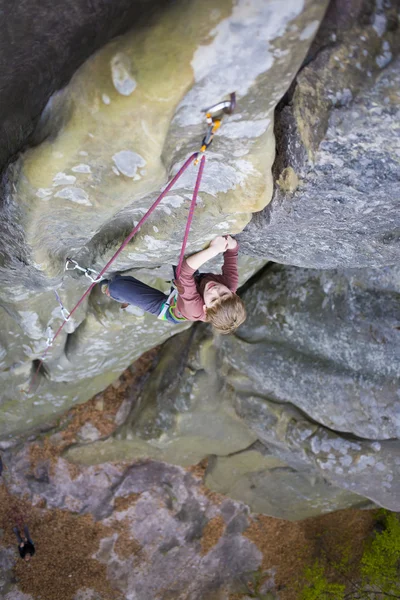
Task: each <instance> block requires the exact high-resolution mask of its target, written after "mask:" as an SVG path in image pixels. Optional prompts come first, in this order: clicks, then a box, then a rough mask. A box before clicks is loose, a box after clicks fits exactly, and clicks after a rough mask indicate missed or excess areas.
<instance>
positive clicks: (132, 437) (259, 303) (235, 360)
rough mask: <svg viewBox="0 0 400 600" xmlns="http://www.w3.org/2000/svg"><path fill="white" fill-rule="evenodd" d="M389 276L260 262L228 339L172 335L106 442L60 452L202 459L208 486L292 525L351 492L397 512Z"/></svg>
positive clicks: (398, 462)
mask: <svg viewBox="0 0 400 600" xmlns="http://www.w3.org/2000/svg"><path fill="white" fill-rule="evenodd" d="M399 276H400V271H399V269H398V267H387V268H385V269H369V270H367V269H360V270H347V271H324V272H321V271H316V270H312V269H298V268H295V267H284V266H278V265H273V266H269V267H266V268H265V269H264V271H263V273H262V274H261V275H259V277H258V279H257V280H256V281H255V282H254V283H253V284H252V285H251V287H249V289H248V290H247V291H246V292H245V293H244V295H243V297H244V300H245V302H246V305H247V308H248V311H249V316H248V319H247V321H246V322H245V323H244V324H243V325H242V326H241V328H240V329H239V330H238V332H237V333H236V334H235V335H234V336H227V337H225V336H222V337H215V338H212V337H211V332H208V333H207V331H204V328H203V327H197V331H196V330H194V331H192V332H187V333H185V334H183V335H182V336H179V338H178V337H177V338H175V339H174V340H171V341H169V342H168V343H167V344H166V345H165V347H164V349H163V354H162V357H161V359H160V362H159V364H158V366H157V368H156V370H155V372H154V374H153V375H152V377H151V379H150V380H149V381H148V383H147V384H146V386H145V388H144V390H143V392H142V394H141V397H140V404H139V405H137V406H135V407H134V408H133V409H132V411H131V413H130V415H129V417H128V418H127V420H126V422H125V424H124V425H123V426H122V427H121V428H120V429H119V430H118V432H117V433H116V434H115V435H114V437H113V438H109V439H108V440H106V441H100V442H95V443H94V444H89V445H84V446H82V445H77V446H75V447H73V448H71V449H70V450H69V451H68V457H69V458H70V459H71V460H73V461H77V462H84V463H87V464H98V463H101V462H102V461H104V460H121V459H122V458H123V457H126V458H129V459H135V458H137V457H145V456H150V457H155V458H159V459H160V458H164V459H166V460H168V461H170V462H174V463H176V464H183V465H186V464H189V463H190V462H191V461H193V462H194V461H195V460H200V459H201V458H203V457H205V456H207V455H210V454H211V455H214V456H215V458H213V461H212V462H211V463H210V467H209V470H208V474H207V483H208V485H210V487H211V488H212V489H215V490H216V491H222V492H224V493H229V494H232V496H233V497H234V498H236V499H240V500H242V501H244V502H246V503H249V505H250V506H251V507H252V508H253V509H254V510H257V511H261V512H265V513H266V514H270V515H272V516H278V517H283V518H289V519H297V518H304V517H305V516H310V515H312V514H318V513H319V512H327V511H329V510H334V509H335V508H336V509H337V508H340V507H347V506H349V505H357V504H360V503H362V499H361V498H360V496H364V497H366V498H369V499H370V500H372V501H373V502H375V503H377V504H380V505H382V506H385V507H387V508H389V509H391V510H398V509H399V498H400V489H399V483H398V482H399V481H400V478H399V469H400V441H399V437H400V436H399V406H400V402H399V400H400V382H399V370H398V357H399V355H400V347H399V344H400V334H399V331H400V330H399V327H400V321H399V315H400V294H399V291H400V279H399ZM178 347H180V348H181V352H180V354H179V356H178V353H177V351H176V349H177V348H178ZM232 409H234V410H233V411H232ZM236 417H239V418H240V420H239V421H238V420H237V419H236ZM246 427H248V429H246ZM259 442H261V444H259ZM338 488H341V490H340V489H338ZM289 489H296V490H297V495H296V496H295V497H292V496H291V495H290V493H288V490H289ZM266 490H268V493H267V492H266ZM343 490H346V492H344V491H343ZM348 492H352V493H353V494H358V496H355V495H348Z"/></svg>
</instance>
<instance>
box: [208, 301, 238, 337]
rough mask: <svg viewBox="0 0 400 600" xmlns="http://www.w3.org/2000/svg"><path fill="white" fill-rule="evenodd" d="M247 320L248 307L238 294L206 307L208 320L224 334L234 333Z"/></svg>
mask: <svg viewBox="0 0 400 600" xmlns="http://www.w3.org/2000/svg"><path fill="white" fill-rule="evenodd" d="M245 320H246V308H245V306H244V303H243V301H242V300H241V299H240V298H239V296H238V295H237V294H232V295H231V296H227V297H225V298H221V300H220V301H219V302H216V303H215V304H214V305H213V306H210V307H207V308H206V321H207V322H208V323H211V325H212V326H213V327H215V329H217V331H219V332H220V333H223V334H228V333H233V332H234V331H236V329H237V328H238V327H239V325H241V324H242V323H244V321H245Z"/></svg>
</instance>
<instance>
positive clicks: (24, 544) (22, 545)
mask: <svg viewBox="0 0 400 600" xmlns="http://www.w3.org/2000/svg"><path fill="white" fill-rule="evenodd" d="M13 532H14V533H15V535H16V538H17V540H18V551H19V555H20V557H21V558H23V559H24V560H26V561H28V560H30V559H31V558H32V556H33V555H34V554H35V546H34V543H33V542H32V540H31V536H30V535H29V529H28V526H27V525H24V534H25V535H24V537H23V538H22V537H21V534H20V531H19V529H18V527H17V526H15V527H14V529H13Z"/></svg>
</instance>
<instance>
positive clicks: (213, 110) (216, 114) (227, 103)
mask: <svg viewBox="0 0 400 600" xmlns="http://www.w3.org/2000/svg"><path fill="white" fill-rule="evenodd" d="M235 106H236V94H235V92H233V93H232V94H231V95H230V99H229V100H224V101H223V102H218V104H214V105H213V106H210V107H209V108H206V109H204V111H203V112H205V113H206V121H207V125H208V129H207V131H206V135H205V136H204V138H203V141H202V142H201V148H200V153H204V152H205V151H206V150H207V148H208V147H209V146H210V144H211V142H212V141H213V139H214V135H215V133H216V132H217V131H218V129H219V128H220V127H221V122H222V117H223V116H224V114H226V115H231V114H232V113H233V111H234V110H235ZM199 160H200V158H199V157H198V158H197V159H196V160H195V161H194V164H195V165H197V163H198V162H199Z"/></svg>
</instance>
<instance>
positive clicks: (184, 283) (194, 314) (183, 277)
mask: <svg viewBox="0 0 400 600" xmlns="http://www.w3.org/2000/svg"><path fill="white" fill-rule="evenodd" d="M238 252H239V244H238V245H237V246H236V248H234V249H233V250H226V251H225V252H224V265H223V267H222V274H221V275H216V274H215V273H205V274H201V277H200V279H199V281H198V282H196V280H195V278H194V276H193V275H194V273H195V270H194V269H192V268H191V267H189V265H188V264H187V262H186V260H184V261H183V265H182V270H181V274H180V277H179V279H178V280H177V284H178V289H179V295H178V300H177V303H176V308H175V311H174V312H175V315H176V317H178V319H181V318H185V319H187V320H188V321H205V320H206V315H205V314H204V310H203V306H204V299H203V293H204V288H205V286H206V284H207V283H208V282H209V281H216V282H217V283H222V284H223V285H226V287H228V288H229V289H230V290H231V291H232V292H236V290H237V288H238V285H239V274H238V268H237V262H238Z"/></svg>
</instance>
